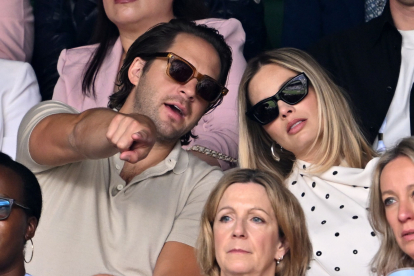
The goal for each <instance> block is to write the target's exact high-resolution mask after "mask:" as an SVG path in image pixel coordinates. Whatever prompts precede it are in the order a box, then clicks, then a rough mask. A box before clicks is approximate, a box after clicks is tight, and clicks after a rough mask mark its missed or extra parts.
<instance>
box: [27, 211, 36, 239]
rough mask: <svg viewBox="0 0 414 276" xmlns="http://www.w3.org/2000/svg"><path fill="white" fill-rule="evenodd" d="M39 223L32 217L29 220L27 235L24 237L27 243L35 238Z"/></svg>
mask: <svg viewBox="0 0 414 276" xmlns="http://www.w3.org/2000/svg"><path fill="white" fill-rule="evenodd" d="M37 223H38V221H37V218H36V217H33V216H31V217H29V218H28V219H27V228H26V234H25V235H24V238H25V239H26V241H28V240H30V239H31V238H33V237H34V235H35V232H36V228H37Z"/></svg>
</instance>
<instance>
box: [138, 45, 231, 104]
mask: <svg viewBox="0 0 414 276" xmlns="http://www.w3.org/2000/svg"><path fill="white" fill-rule="evenodd" d="M139 56H141V57H166V58H168V64H167V75H168V76H169V77H170V78H172V79H173V80H175V81H176V82H178V83H181V84H186V83H187V82H189V81H190V80H191V79H192V78H196V79H197V81H198V82H197V86H196V92H197V94H198V95H199V96H200V97H201V98H203V99H204V100H206V101H207V102H208V103H210V104H213V103H215V102H217V101H218V100H219V99H220V98H221V97H223V96H225V95H226V94H227V93H228V92H229V90H228V89H227V88H225V87H224V86H222V85H221V84H220V83H218V82H217V81H216V80H215V79H213V78H212V77H210V76H207V75H203V74H200V73H199V72H197V70H196V68H195V67H194V66H193V65H192V64H191V63H190V62H188V61H187V60H185V59H183V58H182V57H180V56H178V55H176V54H174V53H171V52H165V53H153V54H143V55H139Z"/></svg>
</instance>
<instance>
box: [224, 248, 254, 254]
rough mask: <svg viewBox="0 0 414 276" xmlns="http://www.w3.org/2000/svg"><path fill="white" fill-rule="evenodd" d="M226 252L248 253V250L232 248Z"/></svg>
mask: <svg viewBox="0 0 414 276" xmlns="http://www.w3.org/2000/svg"><path fill="white" fill-rule="evenodd" d="M228 253H240V254H246V253H250V252H249V251H246V250H243V249H232V250H230V251H229V252H228Z"/></svg>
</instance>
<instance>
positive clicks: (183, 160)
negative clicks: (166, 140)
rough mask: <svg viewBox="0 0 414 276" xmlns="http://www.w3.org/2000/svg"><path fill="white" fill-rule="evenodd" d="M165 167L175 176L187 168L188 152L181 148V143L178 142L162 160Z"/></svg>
mask: <svg viewBox="0 0 414 276" xmlns="http://www.w3.org/2000/svg"><path fill="white" fill-rule="evenodd" d="M164 162H165V164H166V166H168V167H170V168H171V169H172V170H173V172H174V173H175V174H182V173H183V172H185V170H186V169H187V168H188V165H189V157H188V152H187V151H185V150H183V149H182V148H181V142H180V141H178V142H177V143H176V144H175V146H174V148H173V149H172V151H171V152H170V154H169V155H168V156H167V158H165V160H164Z"/></svg>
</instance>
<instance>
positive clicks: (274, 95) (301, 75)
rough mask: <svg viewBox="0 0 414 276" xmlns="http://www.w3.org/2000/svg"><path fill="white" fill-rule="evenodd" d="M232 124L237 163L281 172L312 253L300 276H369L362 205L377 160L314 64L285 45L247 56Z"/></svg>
mask: <svg viewBox="0 0 414 276" xmlns="http://www.w3.org/2000/svg"><path fill="white" fill-rule="evenodd" d="M239 124H240V134H239V135H240V142H239V158H240V166H241V167H242V168H251V169H261V170H266V171H271V172H273V173H278V174H279V175H281V177H282V178H283V179H284V183H285V185H286V186H287V187H288V188H289V190H290V191H291V192H292V193H293V194H294V195H295V196H296V197H297V198H298V200H299V203H300V204H301V206H302V208H303V210H304V213H305V216H306V221H307V223H308V229H309V235H310V238H311V241H312V245H313V252H314V261H313V262H312V263H311V264H310V269H309V270H308V272H307V275H315V276H323V275H358V276H361V275H369V270H370V269H369V262H370V260H371V258H372V257H373V255H374V252H376V250H377V248H378V243H379V242H378V239H377V237H376V236H375V233H374V232H373V230H372V228H371V226H370V224H369V222H368V218H367V215H368V214H367V210H366V208H367V202H368V193H369V186H370V183H371V173H372V171H373V168H374V167H375V163H376V160H377V159H374V160H372V159H373V157H374V156H375V153H374V152H373V150H372V149H371V147H370V146H369V144H368V143H367V142H366V141H365V139H364V137H363V135H362V134H361V132H360V130H359V127H358V125H357V123H356V122H355V119H354V118H353V116H352V113H351V110H350V107H349V106H348V103H347V101H346V99H345V97H344V95H343V94H342V93H341V91H340V89H339V88H338V87H337V86H336V85H335V84H334V83H333V82H332V80H331V79H329V77H328V76H327V74H326V73H325V72H324V71H323V69H322V68H321V67H320V65H319V64H317V63H316V62H315V61H314V60H313V59H312V58H311V57H310V56H309V55H308V54H306V53H305V52H303V51H300V50H297V49H293V48H284V49H277V50H273V51H269V52H266V53H263V54H261V55H260V56H258V57H256V58H254V59H252V60H251V61H250V62H249V64H248V66H247V69H246V71H245V73H244V75H243V77H242V82H241V84H240V91H239Z"/></svg>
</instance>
